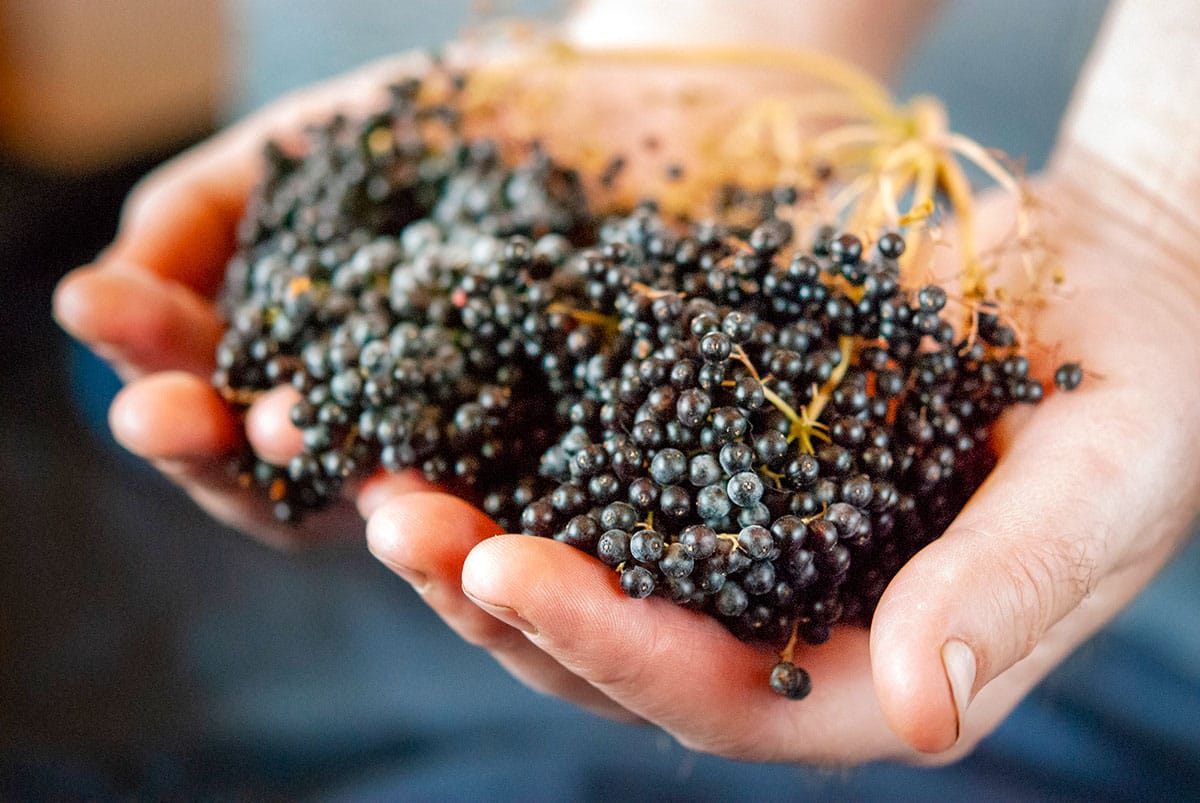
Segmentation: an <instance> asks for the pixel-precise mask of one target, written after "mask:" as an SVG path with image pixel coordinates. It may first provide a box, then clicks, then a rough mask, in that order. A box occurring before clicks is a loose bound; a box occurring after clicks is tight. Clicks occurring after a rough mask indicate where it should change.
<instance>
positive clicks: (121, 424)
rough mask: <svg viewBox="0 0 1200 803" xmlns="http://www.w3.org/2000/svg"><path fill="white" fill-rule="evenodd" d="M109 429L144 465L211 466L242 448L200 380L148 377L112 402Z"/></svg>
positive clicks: (227, 415)
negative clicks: (159, 462) (204, 463)
mask: <svg viewBox="0 0 1200 803" xmlns="http://www.w3.org/2000/svg"><path fill="white" fill-rule="evenodd" d="M108 421H109V426H111V427H112V432H113V436H114V437H115V438H116V439H117V442H118V443H120V444H121V445H122V446H124V447H125V448H126V449H128V450H129V451H131V452H133V453H134V454H136V455H138V456H140V457H143V458H146V459H147V460H169V461H193V460H212V459H215V458H218V457H222V456H224V455H228V454H229V453H230V452H232V451H233V450H234V449H235V448H236V447H237V446H238V444H240V443H241V427H240V426H239V423H238V420H237V416H236V415H235V414H234V412H233V411H232V410H231V409H230V408H229V406H228V405H227V404H226V403H225V400H224V399H222V398H221V397H220V395H219V394H218V393H217V391H216V390H215V389H214V388H213V387H212V385H210V384H209V383H208V382H206V381H205V380H203V379H200V378H199V377H196V376H193V375H191V374H187V373H183V372H164V373H159V374H151V375H150V376H146V377H143V378H142V379H139V380H136V381H134V382H132V383H130V384H129V385H126V386H125V387H124V388H122V389H121V391H120V392H119V393H118V394H117V396H116V398H115V399H113V403H112V406H111V407H110V408H109V413H108Z"/></svg>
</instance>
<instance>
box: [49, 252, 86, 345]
mask: <svg viewBox="0 0 1200 803" xmlns="http://www.w3.org/2000/svg"><path fill="white" fill-rule="evenodd" d="M96 270H97V269H96V267H95V266H94V265H85V266H84V267H82V268H76V269H75V270H73V271H71V272H70V273H68V274H67V275H66V276H64V277H63V278H62V279H61V280H60V281H59V283H58V285H57V286H56V287H55V288H54V295H53V297H52V299H51V310H52V314H53V316H54V320H55V321H57V322H58V325H59V326H61V327H62V328H63V329H64V330H66V332H67V333H68V334H69V335H71V336H72V337H74V338H76V339H78V340H85V341H86V340H90V339H91V338H89V337H87V334H88V332H89V331H90V329H91V328H92V325H93V324H92V317H93V316H92V311H93V305H92V304H91V300H92V298H93V293H92V288H93V286H94V283H95V274H96Z"/></svg>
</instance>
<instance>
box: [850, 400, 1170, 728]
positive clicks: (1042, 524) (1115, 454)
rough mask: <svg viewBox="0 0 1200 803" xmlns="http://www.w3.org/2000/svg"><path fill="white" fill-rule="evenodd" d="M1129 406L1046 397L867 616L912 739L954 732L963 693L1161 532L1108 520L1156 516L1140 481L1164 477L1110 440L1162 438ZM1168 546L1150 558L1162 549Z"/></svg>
mask: <svg viewBox="0 0 1200 803" xmlns="http://www.w3.org/2000/svg"><path fill="white" fill-rule="evenodd" d="M1123 410H1124V408H1123V406H1122V404H1121V402H1120V401H1119V399H1114V398H1111V397H1110V395H1108V394H1104V393H1091V394H1089V393H1087V392H1085V391H1082V390H1081V391H1077V392H1076V394H1073V395H1072V396H1071V397H1069V398H1064V397H1061V396H1060V397H1055V398H1052V399H1050V400H1048V401H1047V402H1046V403H1045V405H1044V409H1042V410H1039V411H1038V412H1039V415H1036V416H1032V417H1031V418H1030V419H1029V421H1028V423H1027V424H1026V425H1025V426H1024V428H1022V429H1021V430H1020V432H1019V433H1017V434H1016V436H1015V437H1014V438H1013V440H1012V441H1011V443H1007V444H1005V454H1004V457H1003V458H1002V460H1001V462H1000V463H999V464H998V465H997V467H996V469H995V470H994V471H993V473H992V475H991V476H990V477H989V478H988V480H987V482H986V483H985V484H984V485H983V486H982V487H981V488H980V490H979V491H978V492H977V493H976V494H975V496H974V497H973V498H972V499H971V501H970V503H969V504H968V505H967V507H966V508H965V509H964V510H963V512H962V513H961V514H960V515H959V517H958V518H957V519H956V521H955V522H954V523H953V524H952V525H951V527H950V529H949V530H948V531H947V532H946V534H945V535H943V536H942V537H941V538H940V539H938V540H937V541H935V542H934V543H933V544H931V545H929V546H928V547H926V548H925V549H924V550H922V552H920V553H919V554H918V555H917V556H916V557H915V558H914V559H913V560H912V561H911V562H909V564H908V565H906V566H905V567H904V568H903V569H902V570H901V571H900V572H899V574H898V575H897V576H896V578H895V579H894V580H893V582H892V584H891V585H890V586H889V588H888V590H887V592H886V593H885V594H884V597H883V598H882V600H881V601H880V604H879V607H878V609H877V610H876V613H875V618H874V621H873V623H872V629H871V655H872V661H873V666H874V673H875V684H876V689H877V692H878V694H879V699H880V703H881V705H882V707H883V711H884V713H885V715H886V716H887V718H888V722H889V724H890V725H891V727H892V728H893V729H895V731H896V733H897V734H898V735H900V736H901V738H903V739H904V740H905V741H906V742H907V743H909V744H911V745H912V746H913V747H915V748H916V749H918V750H922V751H941V750H946V749H948V748H949V747H951V746H952V745H954V743H955V741H956V739H957V738H958V736H959V735H960V734H961V733H962V732H964V731H966V730H967V729H968V726H969V725H972V724H974V723H973V719H974V714H973V711H972V709H971V708H970V705H969V704H970V702H971V700H972V698H973V697H974V695H975V694H976V693H977V692H978V691H979V690H980V689H981V688H982V687H983V686H985V685H986V684H987V683H989V682H990V681H991V680H992V679H994V678H996V677H997V676H999V675H1001V674H1002V673H1004V672H1005V671H1006V670H1008V669H1009V668H1010V667H1013V666H1014V664H1017V662H1019V661H1021V660H1022V659H1024V658H1025V657H1026V656H1027V655H1029V654H1030V652H1031V651H1033V649H1034V648H1035V647H1036V646H1037V645H1038V644H1039V643H1040V642H1042V640H1043V639H1044V637H1045V636H1046V634H1047V632H1048V631H1049V630H1050V629H1051V628H1052V627H1053V626H1054V625H1055V624H1056V623H1057V622H1059V621H1060V620H1061V619H1063V617H1064V616H1066V615H1068V614H1070V613H1071V612H1073V611H1076V610H1077V609H1078V607H1079V605H1080V603H1081V601H1083V600H1084V599H1085V598H1087V597H1088V596H1089V595H1091V594H1092V592H1093V591H1094V590H1095V588H1096V586H1097V583H1099V582H1100V581H1101V580H1102V579H1103V578H1104V577H1105V575H1106V574H1107V573H1108V572H1110V571H1111V570H1112V569H1113V567H1115V566H1118V565H1120V564H1122V563H1126V562H1131V561H1135V560H1137V561H1140V560H1142V559H1143V557H1145V556H1144V555H1143V554H1140V553H1141V552H1143V551H1144V550H1146V549H1151V548H1153V547H1152V545H1154V544H1156V543H1158V544H1160V543H1161V542H1160V540H1159V539H1158V538H1157V537H1156V534H1155V533H1152V532H1149V531H1146V530H1144V529H1143V530H1142V531H1141V532H1139V533H1137V534H1136V535H1137V537H1136V538H1133V539H1131V538H1130V537H1129V536H1130V534H1129V533H1126V532H1117V531H1114V526H1115V525H1114V523H1116V522H1120V521H1153V518H1154V515H1155V514H1154V511H1153V509H1149V510H1145V511H1143V510H1141V508H1142V507H1143V506H1144V505H1145V504H1146V503H1147V501H1149V500H1147V499H1146V495H1145V494H1144V493H1141V492H1139V491H1137V489H1136V488H1135V487H1134V486H1135V485H1136V484H1137V483H1148V484H1151V485H1154V486H1157V484H1158V483H1159V482H1160V481H1161V482H1162V483H1163V484H1167V483H1168V482H1169V478H1167V477H1163V478H1158V479H1156V475H1157V474H1158V473H1159V471H1160V470H1159V469H1157V468H1155V465H1154V461H1153V460H1147V459H1145V458H1144V457H1140V456H1139V455H1138V454H1137V448H1136V447H1135V448H1130V449H1122V448H1119V447H1118V448H1113V447H1114V446H1116V445H1118V444H1121V443H1124V442H1126V441H1127V440H1128V442H1129V443H1132V444H1144V443H1153V442H1156V441H1155V440H1154V439H1153V438H1151V437H1150V436H1149V434H1148V433H1141V434H1139V433H1138V432H1137V431H1136V430H1137V428H1138V427H1139V426H1140V424H1139V423H1138V422H1139V421H1140V420H1143V419H1144V417H1139V416H1138V415H1136V414H1129V413H1128V411H1123ZM1097 428H1099V429H1100V430H1102V431H1103V430H1107V432H1108V434H1109V435H1110V436H1111V437H1112V440H1106V439H1099V438H1097V437H1096V431H1097ZM1143 514H1144V516H1143ZM1160 551H1162V555H1159V556H1157V557H1155V558H1154V559H1153V560H1151V561H1150V562H1151V563H1156V564H1159V565H1160V564H1161V561H1163V560H1165V559H1166V554H1167V553H1168V552H1169V550H1166V551H1163V550H1160ZM1086 635H1087V633H1080V634H1078V636H1077V640H1081V639H1082V638H1084V637H1086ZM1047 666H1049V664H1047ZM1034 681H1036V679H1034ZM1026 690H1027V689H1026ZM1019 698H1020V695H1017V694H1015V695H1013V696H1012V697H1011V698H1010V699H1009V701H1008V708H1011V706H1012V705H1014V704H1015V702H1016V701H1017V700H1018V699H1019ZM1006 712H1007V711H1006V710H1005V711H999V712H997V711H995V710H992V711H991V713H990V714H989V716H990V717H992V718H993V719H994V720H995V721H998V717H999V716H1002V715H1003V714H1004V713H1006ZM974 730H976V731H978V730H980V729H979V728H975V729H974Z"/></svg>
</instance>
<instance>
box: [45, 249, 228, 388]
mask: <svg viewBox="0 0 1200 803" xmlns="http://www.w3.org/2000/svg"><path fill="white" fill-rule="evenodd" d="M52 311H53V315H54V318H55V320H57V321H58V323H59V325H60V326H62V328H63V329H64V330H66V331H67V333H68V334H70V335H71V336H72V337H74V338H76V339H78V340H80V341H82V342H83V343H86V344H87V345H88V346H89V347H90V348H92V349H93V350H94V351H95V352H96V353H97V354H99V355H100V356H101V357H103V358H104V359H106V360H109V361H110V362H113V363H115V364H116V365H117V366H118V367H119V368H121V369H129V370H127V371H126V373H127V374H135V373H137V372H153V371H169V370H177V369H181V370H186V371H189V372H191V373H195V374H198V375H208V374H209V373H211V371H212V368H213V363H214V355H215V352H216V348H217V344H218V343H219V342H220V339H221V333H222V328H223V327H222V324H221V321H220V319H219V317H218V316H217V314H216V311H215V310H214V309H213V307H212V305H211V304H209V303H207V302H205V301H204V300H203V299H201V298H199V297H198V296H196V294H195V293H193V292H192V291H190V290H189V289H187V288H185V287H183V286H181V285H177V284H172V283H170V282H168V281H165V280H163V279H162V278H160V277H158V276H155V275H153V274H152V273H150V272H148V271H146V270H144V269H142V268H140V267H138V266H137V265H135V264H129V263H125V262H121V261H107V262H105V263H104V264H99V263H97V264H93V265H88V266H85V267H82V268H79V269H77V270H75V271H73V272H72V273H70V274H68V275H67V276H66V277H65V278H64V279H63V280H62V281H61V282H59V284H58V287H57V288H55V292H54V297H53V300H52Z"/></svg>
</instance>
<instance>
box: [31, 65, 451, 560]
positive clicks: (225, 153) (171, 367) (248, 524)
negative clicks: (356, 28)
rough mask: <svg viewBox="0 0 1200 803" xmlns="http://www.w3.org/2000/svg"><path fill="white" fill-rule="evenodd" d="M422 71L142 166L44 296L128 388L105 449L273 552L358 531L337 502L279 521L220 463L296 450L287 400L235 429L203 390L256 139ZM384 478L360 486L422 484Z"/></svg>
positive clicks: (278, 113) (302, 107)
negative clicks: (76, 263)
mask: <svg viewBox="0 0 1200 803" xmlns="http://www.w3.org/2000/svg"><path fill="white" fill-rule="evenodd" d="M426 67H427V59H426V58H425V57H423V56H420V55H415V54H414V55H410V56H403V57H400V58H397V59H392V60H389V61H386V62H381V63H378V64H375V65H372V66H370V67H367V68H365V69H363V70H361V71H359V72H356V73H353V74H350V75H348V76H345V77H343V78H341V79H338V80H336V81H333V82H330V83H328V84H325V85H320V86H317V87H314V88H312V89H308V90H305V91H303V92H302V93H298V94H296V95H294V96H291V97H287V98H284V99H283V100H281V101H279V102H278V103H276V104H275V105H273V106H271V107H270V108H268V109H266V110H264V111H263V112H260V113H258V114H256V115H254V116H253V117H251V118H249V119H247V120H246V121H244V122H242V123H240V124H238V125H236V126H234V127H232V128H230V129H228V130H227V131H225V132H223V133H222V134H220V135H219V136H217V137H214V138H213V139H211V140H210V141H208V142H206V143H204V144H202V145H200V146H198V147H196V148H193V149H192V150H191V151H189V152H187V153H185V154H184V155H182V156H180V157H178V158H176V159H175V160H173V161H171V162H169V163H168V164H166V165H164V166H163V167H161V168H159V169H158V170H156V171H154V172H153V173H151V174H150V175H149V176H147V177H146V178H145V179H144V180H143V181H142V182H141V183H140V184H139V186H138V187H137V188H136V190H135V191H134V192H133V194H132V195H131V196H130V198H129V200H128V201H127V203H126V206H125V209H124V211H123V213H122V216H121V222H120V227H119V230H118V233H117V237H116V241H115V242H114V243H113V244H112V245H111V246H110V247H109V248H108V249H107V250H105V251H104V252H103V253H102V254H101V255H100V256H99V257H98V258H97V259H96V261H95V262H94V263H92V264H91V265H88V266H86V267H83V268H79V269H78V270H76V271H74V272H72V273H71V274H69V275H68V276H67V277H66V278H65V279H63V281H62V282H61V283H60V284H59V287H58V289H57V291H56V293H55V297H54V314H55V317H56V318H57V319H58V321H59V323H60V324H61V325H62V326H63V328H64V329H66V330H67V331H68V332H69V333H71V334H72V335H73V336H75V337H76V338H78V339H79V340H81V341H82V342H83V343H85V344H86V345H88V346H89V347H90V348H91V349H92V350H93V351H95V352H96V353H97V354H98V355H99V356H101V357H103V358H104V359H106V360H107V361H108V362H109V363H110V364H111V365H112V366H113V367H114V368H115V369H116V370H117V372H118V373H119V374H120V376H121V377H122V379H123V380H124V381H125V382H126V383H128V384H127V385H126V386H125V387H124V388H123V389H122V390H121V392H120V393H119V394H118V396H117V398H116V399H115V401H114V402H113V405H112V408H111V410H110V411H109V421H110V424H111V426H112V429H113V434H114V435H115V436H116V438H117V440H118V441H119V442H120V443H121V444H122V445H124V446H125V447H126V448H128V449H129V450H130V451H132V452H133V453H135V454H137V455H140V456H142V457H144V458H146V459H147V460H149V461H151V462H152V463H153V464H154V465H155V466H156V467H157V468H159V469H160V470H161V471H163V472H164V473H165V474H167V475H168V476H170V477H171V478H172V479H174V480H175V481H176V482H178V483H179V484H180V485H181V486H182V487H183V488H184V489H185V490H186V491H187V492H188V493H189V494H190V495H191V496H192V498H193V499H195V500H196V502H197V503H199V504H200V505H201V507H203V508H204V509H205V510H207V511H208V512H209V513H211V514H212V515H213V516H214V517H216V518H217V519H219V520H221V521H223V522H225V523H227V524H230V525H232V526H234V527H236V528H238V529H241V530H243V531H246V532H249V533H253V534H255V535H257V536H259V537H261V538H262V539H264V540H266V541H269V542H271V543H274V544H277V545H286V544H296V543H303V542H307V541H312V540H323V539H328V538H331V537H336V536H338V535H341V534H346V535H350V534H359V533H361V531H362V521H361V518H360V517H359V516H358V515H357V514H356V512H355V510H354V507H353V505H352V504H351V503H349V502H347V503H343V504H341V505H339V506H336V507H335V508H333V509H330V510H328V511H326V512H323V513H322V514H319V515H316V516H312V517H310V518H309V519H308V520H306V522H305V525H304V527H303V528H297V527H293V526H290V525H283V524H280V523H279V522H277V521H275V520H274V518H273V516H272V515H271V511H270V508H269V506H267V505H265V504H264V503H263V500H262V498H261V494H259V493H257V492H256V491H254V490H246V489H243V488H241V487H240V486H238V484H237V483H236V481H235V479H234V477H233V474H232V471H231V469H230V460H231V459H232V456H233V454H234V453H235V452H236V450H238V449H239V448H240V447H241V445H242V443H243V441H244V439H245V438H246V437H247V436H248V437H249V439H250V442H251V443H252V444H253V445H254V447H255V448H256V450H257V451H258V452H259V454H260V455H261V456H263V457H264V459H268V460H272V459H275V460H277V459H279V458H280V455H285V456H286V454H287V453H288V452H289V449H291V450H294V446H293V445H291V444H289V441H288V438H289V437H292V436H293V434H294V432H293V431H291V430H289V429H288V428H287V427H283V426H280V423H279V422H286V406H287V404H288V403H289V397H288V396H287V395H286V393H278V392H277V393H274V394H268V395H267V396H266V397H264V399H263V400H262V401H260V402H258V403H257V404H256V405H255V406H254V407H253V408H251V410H250V412H249V414H248V415H247V417H246V421H245V426H243V422H242V420H241V419H240V417H239V415H238V414H237V413H236V412H235V411H234V410H233V409H232V408H230V407H229V406H228V405H227V404H226V403H225V402H224V400H223V399H222V398H221V397H220V396H219V395H218V394H217V393H216V391H215V390H214V389H213V387H212V385H211V383H210V381H209V377H210V376H211V375H212V371H213V368H214V367H215V365H214V354H215V351H216V345H217V343H218V341H219V340H220V337H221V332H222V330H223V324H222V322H221V320H220V319H219V317H218V315H217V312H216V309H215V307H214V303H213V299H214V295H215V293H216V290H217V288H218V287H219V285H220V283H221V280H222V277H223V275H224V271H225V265H226V263H227V262H228V260H229V258H230V256H231V255H232V254H233V249H234V232H235V228H236V225H237V222H238V219H239V218H240V216H241V214H242V209H243V206H244V204H245V199H246V197H247V195H248V194H249V191H250V189H251V187H252V186H253V184H254V182H255V180H256V176H257V171H258V165H259V163H260V159H261V149H262V146H263V143H264V142H265V141H266V140H267V139H269V138H272V137H275V138H284V139H285V141H286V140H288V139H294V138H295V137H297V136H298V135H299V132H300V131H301V129H302V126H303V124H304V123H305V122H306V121H312V120H319V119H324V118H327V117H328V116H329V115H330V114H332V112H333V111H334V110H335V109H344V110H348V111H349V110H353V109H364V110H365V109H372V108H376V107H378V106H379V105H381V104H382V103H384V102H385V98H386V89H385V87H386V86H387V84H388V83H389V82H390V81H394V80H397V79H398V78H401V77H404V76H406V75H412V74H416V73H419V72H420V71H421V70H424V69H426ZM384 483H385V484H384V485H380V484H379V482H374V483H371V484H369V485H368V488H371V489H374V488H380V489H383V488H388V489H389V493H394V492H398V491H401V490H404V489H406V488H410V487H428V486H427V485H425V484H424V483H423V482H421V481H420V480H417V479H415V478H412V477H409V476H397V477H389V478H387V479H386V480H385V481H384ZM364 498H365V499H366V500H367V501H369V499H370V498H371V495H370V492H369V491H368V492H367V495H366V496H365V497H364Z"/></svg>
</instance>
